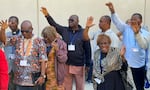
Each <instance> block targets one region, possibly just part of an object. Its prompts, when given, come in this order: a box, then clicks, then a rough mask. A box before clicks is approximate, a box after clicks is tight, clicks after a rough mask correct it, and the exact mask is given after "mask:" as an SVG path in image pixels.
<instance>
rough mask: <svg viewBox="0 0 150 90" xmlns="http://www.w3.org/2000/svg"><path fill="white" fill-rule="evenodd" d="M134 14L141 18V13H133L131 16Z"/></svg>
mask: <svg viewBox="0 0 150 90" xmlns="http://www.w3.org/2000/svg"><path fill="white" fill-rule="evenodd" d="M135 15H137V16H138V17H139V19H141V20H142V15H141V14H140V13H134V14H133V15H132V17H133V16H135Z"/></svg>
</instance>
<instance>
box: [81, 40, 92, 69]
mask: <svg viewBox="0 0 150 90" xmlns="http://www.w3.org/2000/svg"><path fill="white" fill-rule="evenodd" d="M83 47H84V52H85V59H84V60H85V64H86V66H87V67H89V66H90V62H91V44H90V41H84V45H83Z"/></svg>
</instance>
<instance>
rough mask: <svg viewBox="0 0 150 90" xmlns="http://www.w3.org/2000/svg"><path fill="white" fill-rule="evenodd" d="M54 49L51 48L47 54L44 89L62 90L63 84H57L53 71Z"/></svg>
mask: <svg viewBox="0 0 150 90" xmlns="http://www.w3.org/2000/svg"><path fill="white" fill-rule="evenodd" d="M55 54H56V53H55V49H54V48H52V49H51V51H50V53H49V55H48V62H47V70H46V73H47V82H46V90H64V87H63V86H58V85H57V79H56V73H55Z"/></svg>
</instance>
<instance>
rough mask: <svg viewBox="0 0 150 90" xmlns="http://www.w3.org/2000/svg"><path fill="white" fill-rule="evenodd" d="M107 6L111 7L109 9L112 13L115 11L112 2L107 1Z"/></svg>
mask: <svg viewBox="0 0 150 90" xmlns="http://www.w3.org/2000/svg"><path fill="white" fill-rule="evenodd" d="M106 6H107V7H108V8H109V10H110V12H111V13H112V14H113V13H115V9H114V6H113V4H112V3H111V2H108V3H106Z"/></svg>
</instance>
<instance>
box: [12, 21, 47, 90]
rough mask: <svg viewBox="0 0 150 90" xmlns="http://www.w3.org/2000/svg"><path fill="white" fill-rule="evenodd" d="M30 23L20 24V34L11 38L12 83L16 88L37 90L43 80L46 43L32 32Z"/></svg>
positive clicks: (18, 89)
mask: <svg viewBox="0 0 150 90" xmlns="http://www.w3.org/2000/svg"><path fill="white" fill-rule="evenodd" d="M32 32H33V27H32V23H31V22H30V21H29V20H25V21H23V22H22V24H21V33H22V35H21V36H19V37H17V38H12V41H13V42H11V43H12V45H15V49H16V50H15V51H16V52H15V56H16V57H15V59H14V83H15V84H16V90H39V89H38V86H40V85H42V84H43V83H44V80H45V61H47V55H46V45H45V43H44V42H43V40H42V39H40V38H37V37H36V36H35V35H34V34H33V33H32Z"/></svg>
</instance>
